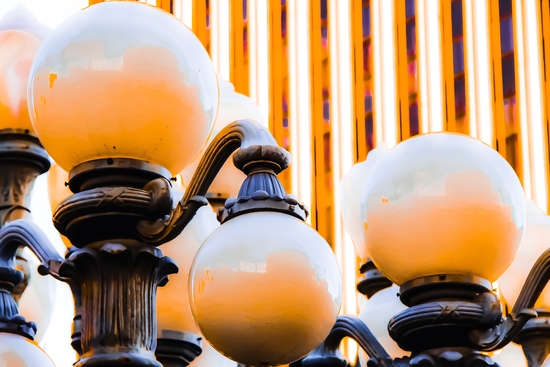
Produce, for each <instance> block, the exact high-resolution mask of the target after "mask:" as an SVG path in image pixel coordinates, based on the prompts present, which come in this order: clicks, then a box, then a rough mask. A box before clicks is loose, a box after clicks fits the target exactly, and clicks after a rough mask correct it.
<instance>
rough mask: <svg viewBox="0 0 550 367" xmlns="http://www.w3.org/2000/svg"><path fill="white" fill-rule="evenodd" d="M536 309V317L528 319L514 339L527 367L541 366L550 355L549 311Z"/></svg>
mask: <svg viewBox="0 0 550 367" xmlns="http://www.w3.org/2000/svg"><path fill="white" fill-rule="evenodd" d="M536 311H537V314H538V317H537V318H535V319H531V320H529V321H528V322H527V324H525V326H524V327H523V329H522V330H521V332H520V333H519V335H518V336H517V337H516V339H515V340H514V342H516V343H518V344H520V345H521V347H522V349H523V353H524V354H525V358H527V363H528V366H529V367H541V366H542V365H543V363H544V361H545V360H546V358H548V356H549V355H550V312H549V310H547V309H537V310H536Z"/></svg>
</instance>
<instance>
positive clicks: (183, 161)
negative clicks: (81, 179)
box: [28, 2, 218, 174]
mask: <svg viewBox="0 0 550 367" xmlns="http://www.w3.org/2000/svg"><path fill="white" fill-rule="evenodd" d="M159 24H162V27H159ZM28 100H29V110H30V111H31V120H32V123H33V126H34V128H35V130H36V133H37V134H38V137H39V138H40V141H41V142H42V144H43V145H44V147H45V148H46V149H47V150H48V153H50V155H51V156H52V157H53V158H54V160H55V161H56V162H57V163H58V164H59V165H60V166H61V167H62V168H63V169H64V170H66V171H70V170H71V169H72V168H73V167H75V166H76V165H78V164H80V163H83V162H87V161H91V160H96V159H102V158H133V159H138V160H141V161H147V162H149V163H153V164H158V165H161V166H163V167H165V168H166V169H168V170H169V171H170V172H171V173H172V174H176V173H178V172H180V171H181V170H182V169H183V168H184V167H185V166H186V165H187V164H189V163H190V162H191V161H192V159H193V158H194V157H195V156H196V155H197V154H198V152H199V151H200V149H201V148H202V146H203V145H204V142H205V140H206V138H207V137H208V134H209V133H210V130H211V128H212V124H213V121H214V119H215V117H216V112H217V108H218V84H217V80H216V74H215V73H214V70H213V67H212V63H211V61H210V59H209V57H208V54H207V53H206V50H205V49H204V47H203V46H202V44H201V43H200V41H199V40H198V39H197V38H196V36H195V35H194V34H193V32H192V31H191V30H189V29H188V28H187V27H186V26H184V25H183V23H181V22H180V21H178V20H177V19H176V18H174V17H173V16H171V15H170V14H168V13H166V12H164V11H162V10H160V9H156V8H154V7H151V6H149V5H146V4H141V3H136V2H107V3H101V4H97V5H94V6H91V7H89V8H87V9H85V10H82V11H80V12H78V13H76V14H75V15H73V16H71V17H70V18H68V19H67V20H65V21H64V22H63V23H61V24H60V25H59V26H58V27H57V28H56V29H55V30H54V31H53V32H52V33H51V35H50V36H49V37H48V38H47V39H46V40H45V42H44V43H43V44H42V47H41V48H40V50H39V52H38V53H37V55H36V57H35V60H34V63H33V65H32V68H31V75H30V78H29V96H28ZM190 136H192V137H193V138H192V139H189V137H190ZM182 141H185V144H182Z"/></svg>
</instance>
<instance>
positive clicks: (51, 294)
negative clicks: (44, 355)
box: [18, 248, 58, 343]
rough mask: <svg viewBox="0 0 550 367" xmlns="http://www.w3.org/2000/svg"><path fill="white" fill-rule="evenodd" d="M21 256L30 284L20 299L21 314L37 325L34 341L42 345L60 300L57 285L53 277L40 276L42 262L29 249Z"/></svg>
mask: <svg viewBox="0 0 550 367" xmlns="http://www.w3.org/2000/svg"><path fill="white" fill-rule="evenodd" d="M21 255H22V257H24V258H25V260H26V261H27V264H28V271H29V281H28V282H29V283H28V285H27V287H26V288H25V291H24V292H23V294H22V295H21V298H20V299H19V302H18V306H19V313H20V314H21V315H22V316H23V317H25V319H26V320H29V321H32V322H34V323H36V326H37V330H36V335H35V336H34V340H35V341H36V342H37V343H40V342H41V341H42V338H43V336H44V334H45V333H46V331H47V330H48V327H49V326H50V322H51V320H52V317H53V314H54V312H55V304H56V301H57V300H58V295H57V284H56V283H55V282H56V280H55V279H53V278H52V277H45V276H42V275H40V274H38V270H37V269H38V266H39V265H40V262H39V261H38V259H37V258H36V256H34V254H33V253H32V252H31V251H30V250H29V249H27V248H25V249H24V250H23V251H22V254H21Z"/></svg>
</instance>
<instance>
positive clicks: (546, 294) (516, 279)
mask: <svg viewBox="0 0 550 367" xmlns="http://www.w3.org/2000/svg"><path fill="white" fill-rule="evenodd" d="M527 208H528V211H527V226H526V229H525V237H524V238H523V241H522V243H521V246H520V248H519V251H518V253H517V255H516V257H515V258H514V261H513V262H512V264H511V265H510V267H509V268H508V269H507V270H506V271H505V272H504V274H502V276H501V277H500V279H499V285H500V289H501V292H502V295H503V296H504V298H505V299H506V302H507V303H508V304H509V305H510V306H513V305H514V303H515V302H516V300H517V298H518V296H519V293H520V291H521V288H522V287H523V284H524V283H525V280H526V279H527V275H528V274H529V272H530V271H531V269H532V268H533V265H534V264H535V262H536V261H537V259H538V257H539V256H540V255H541V254H542V253H543V252H544V251H546V250H547V249H548V248H549V247H550V216H547V215H546V214H545V213H544V212H543V211H542V210H541V209H539V208H538V207H537V206H536V205H535V204H534V203H533V202H532V201H528V206H527ZM535 308H546V309H548V310H550V288H549V287H548V286H546V287H545V288H544V290H543V291H542V293H541V295H540V297H539V299H538V301H537V303H536V304H535Z"/></svg>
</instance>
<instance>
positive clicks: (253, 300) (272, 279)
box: [189, 212, 342, 366]
mask: <svg viewBox="0 0 550 367" xmlns="http://www.w3.org/2000/svg"><path fill="white" fill-rule="evenodd" d="M189 281H190V284H189V289H190V297H191V299H190V302H191V310H192V312H193V316H194V318H195V321H196V322H197V324H198V326H199V328H200V329H201V332H202V333H203V335H204V336H205V338H206V339H207V340H208V342H209V343H210V344H212V346H213V347H214V348H216V349H217V350H218V351H220V352H221V353H222V354H223V355H225V356H226V357H228V358H230V359H232V360H235V361H238V362H240V363H242V364H246V365H252V366H268V365H269V366H276V365H281V364H286V363H290V362H293V361H295V360H297V359H299V358H301V357H303V356H304V355H306V354H307V353H309V352H310V351H311V350H313V349H314V348H315V347H317V346H318V345H319V344H320V343H321V342H322V341H323V340H324V338H325V337H326V336H327V335H328V333H329V331H330V330H331V328H332V326H333V325H334V322H335V321H336V317H337V315H338V311H339V309H340V303H341V298H342V288H341V277H340V271H339V269H338V264H337V262H336V259H335V258H334V255H333V254H332V252H331V249H330V247H329V245H328V244H327V243H326V241H325V240H324V239H323V238H322V237H321V236H320V235H319V234H318V233H317V232H316V231H315V230H313V229H312V228H311V227H310V226H308V225H307V224H305V223H304V222H303V221H301V220H299V219H296V218H294V217H293V216H291V215H287V214H281V213H276V212H255V213H248V214H243V215H240V216H236V217H234V218H233V219H230V220H229V221H228V222H226V223H224V224H223V225H221V226H220V227H219V228H218V229H217V230H216V231H214V232H213V233H212V234H211V235H210V236H209V237H208V238H207V239H206V241H205V242H204V243H203V245H202V246H201V248H200V249H199V251H198V253H197V255H196V256H195V260H194V262H193V265H192V267H191V273H190V278H189ZM289 330H292V332H289Z"/></svg>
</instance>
